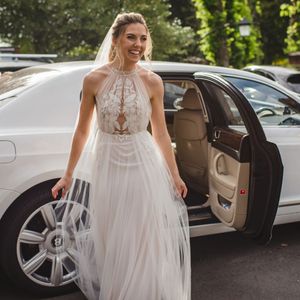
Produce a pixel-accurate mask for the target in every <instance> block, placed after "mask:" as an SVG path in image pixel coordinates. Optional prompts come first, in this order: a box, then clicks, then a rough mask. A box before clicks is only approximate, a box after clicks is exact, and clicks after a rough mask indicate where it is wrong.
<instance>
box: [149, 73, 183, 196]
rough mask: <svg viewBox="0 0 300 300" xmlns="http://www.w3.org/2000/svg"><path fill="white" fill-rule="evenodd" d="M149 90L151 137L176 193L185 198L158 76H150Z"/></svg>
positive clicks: (162, 88) (161, 85)
mask: <svg viewBox="0 0 300 300" xmlns="http://www.w3.org/2000/svg"><path fill="white" fill-rule="evenodd" d="M150 90H151V91H152V95H151V96H152V97H151V104H152V115H151V128H152V135H153V138H154V139H155V141H156V143H157V144H158V146H159V148H160V149H161V152H162V153H163V156H164V157H165V160H166V162H167V165H168V167H169V170H170V172H171V174H172V177H173V179H174V183H175V185H176V188H177V191H178V193H179V194H180V195H181V196H182V197H184V198H185V196H186V194H187V187H186V185H185V183H184V182H183V180H182V179H181V178H180V175H179V171H178V168H177V165H176V161H175V156H174V152H173V149H172V145H171V139H170V136H169V133H168V130H167V126H166V121H165V113H164V100H163V96H164V87H163V83H162V80H161V78H160V77H159V76H158V75H152V78H151V80H150Z"/></svg>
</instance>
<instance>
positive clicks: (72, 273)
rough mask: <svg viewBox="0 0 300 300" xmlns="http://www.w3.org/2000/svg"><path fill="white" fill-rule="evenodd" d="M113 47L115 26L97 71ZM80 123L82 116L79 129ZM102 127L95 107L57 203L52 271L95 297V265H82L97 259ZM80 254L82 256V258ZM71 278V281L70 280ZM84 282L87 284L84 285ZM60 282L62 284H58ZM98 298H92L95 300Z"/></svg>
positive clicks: (105, 42) (97, 62)
mask: <svg viewBox="0 0 300 300" xmlns="http://www.w3.org/2000/svg"><path fill="white" fill-rule="evenodd" d="M111 44H112V26H111V27H110V29H109V30H108V32H107V34H106V36H105V38H104V40H103V42H102V44H101V46H100V48H99V51H98V53H97V55H96V59H95V61H94V67H93V70H94V69H97V68H100V67H101V66H103V65H105V64H107V63H108V62H109V53H110V49H111ZM78 120H79V113H78V117H77V121H76V126H75V128H76V127H77V123H78ZM97 133H98V124H97V119H96V107H95V108H94V113H93V118H92V121H91V125H90V133H89V137H88V139H87V142H86V144H85V146H84V149H83V151H82V153H81V156H80V159H79V161H78V163H77V164H76V168H75V170H74V172H73V180H72V185H71V187H70V189H69V191H68V192H67V194H66V195H65V197H64V198H61V199H60V200H57V201H56V202H57V204H56V206H55V208H54V217H55V219H56V224H57V225H56V239H55V240H56V241H57V244H56V245H55V250H56V252H57V255H56V257H57V259H56V260H57V261H56V264H55V265H54V266H52V268H56V270H54V271H53V270H52V272H54V274H56V276H58V277H60V278H61V279H63V278H64V277H66V278H67V277H69V278H67V280H65V279H64V280H61V281H63V282H67V283H68V282H71V281H72V280H74V279H75V282H76V283H77V284H78V285H79V286H80V288H81V290H82V291H83V292H84V293H85V294H86V295H89V293H91V291H93V293H94V295H96V294H97V293H98V292H99V289H100V287H99V286H98V285H99V283H98V282H97V281H95V279H96V278H97V275H96V274H93V272H92V270H95V268H92V267H91V266H92V265H94V264H95V262H94V261H93V260H92V259H91V260H90V262H91V263H90V265H83V264H81V263H80V256H82V255H83V256H85V257H91V258H92V257H94V255H93V252H94V242H93V240H92V238H90V234H89V231H90V220H91V219H90V202H89V198H90V197H89V196H90V187H91V186H90V182H91V176H92V173H93V167H94V160H95V145H96V140H97ZM79 254H80V256H79ZM79 264H80V269H81V270H82V268H86V270H87V271H86V272H85V273H86V274H90V278H80V277H79V276H78V268H79ZM68 279H69V280H68ZM83 280H84V282H83ZM58 283H59V282H58ZM94 295H90V296H91V298H94Z"/></svg>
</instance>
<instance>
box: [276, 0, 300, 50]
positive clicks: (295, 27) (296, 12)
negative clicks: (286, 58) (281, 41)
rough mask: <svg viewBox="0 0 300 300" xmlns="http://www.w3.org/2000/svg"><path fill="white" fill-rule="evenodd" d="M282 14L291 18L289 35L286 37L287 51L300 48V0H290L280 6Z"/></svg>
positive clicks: (288, 29)
mask: <svg viewBox="0 0 300 300" xmlns="http://www.w3.org/2000/svg"><path fill="white" fill-rule="evenodd" d="M280 15H281V16H282V17H288V18H289V26H288V28H287V37H286V38H285V44H286V47H285V49H284V50H285V53H290V52H295V51H299V50H300V0H290V4H287V3H284V4H281V7H280Z"/></svg>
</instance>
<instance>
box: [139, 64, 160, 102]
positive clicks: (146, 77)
mask: <svg viewBox="0 0 300 300" xmlns="http://www.w3.org/2000/svg"><path fill="white" fill-rule="evenodd" d="M140 76H141V78H142V80H143V81H144V83H145V85H146V87H147V89H148V91H149V94H150V97H151V98H153V97H154V96H155V95H157V94H161V93H163V81H162V79H161V77H160V76H159V75H158V74H156V73H154V72H152V71H150V70H147V69H144V68H141V69H140Z"/></svg>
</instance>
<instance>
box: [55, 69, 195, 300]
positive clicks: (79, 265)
mask: <svg viewBox="0 0 300 300" xmlns="http://www.w3.org/2000/svg"><path fill="white" fill-rule="evenodd" d="M120 97H121V98H122V97H123V100H124V105H123V108H121V107H120V101H121V99H120ZM114 101H115V104H114V103H113V102H114ZM107 102H108V103H107ZM108 104H110V105H108ZM96 109H97V117H96V118H97V123H96V127H97V128H99V129H98V130H97V131H96V134H92V135H91V137H90V139H89V142H88V146H87V149H89V151H88V152H85V153H84V154H83V156H82V158H81V161H80V163H79V165H78V169H77V175H76V176H77V179H74V181H73V187H72V189H71V190H70V193H69V194H68V196H67V199H66V200H62V201H61V203H60V204H59V205H58V207H57V216H58V218H59V221H60V222H59V224H60V226H61V227H63V228H64V232H65V238H64V248H63V249H64V250H66V253H67V255H66V256H65V257H64V259H63V265H64V267H65V268H66V269H67V270H69V271H72V270H74V269H75V270H76V283H77V284H78V286H79V287H80V289H81V290H82V291H83V293H84V294H85V295H86V297H87V298H88V299H101V300H125V299H126V300H135V299H136V300H138V299H146V300H148V299H149V300H162V299H164V300H176V299H178V300H186V299H190V246H189V227H188V217H187V211H186V206H185V204H184V202H183V200H182V198H181V197H180V196H178V195H177V193H176V191H175V188H174V184H173V182H172V179H171V176H170V173H169V171H168V168H167V165H166V163H165V161H164V158H163V156H162V154H161V153H160V150H159V148H158V146H157V145H156V144H155V142H154V140H153V138H152V136H151V135H150V133H149V132H148V131H147V130H146V128H147V124H148V122H149V117H150V115H151V105H150V102H149V98H148V96H147V92H146V89H145V87H144V86H143V82H142V80H141V78H140V76H139V73H138V72H137V71H136V72H133V73H130V74H126V75H124V74H122V73H119V72H118V71H116V70H113V69H112V70H111V72H110V73H109V76H108V77H107V79H106V81H105V82H104V84H103V86H102V88H101V91H99V93H98V96H97V99H96ZM122 109H123V110H124V112H125V114H124V115H125V123H124V122H123V125H124V124H125V125H124V126H123V127H125V126H126V129H127V130H126V133H125V134H118V132H119V130H120V126H118V124H116V123H114V122H115V121H116V120H117V119H116V118H118V116H119V114H120V110H122ZM123 121H124V120H123ZM119 125H120V124H119ZM121 127H122V126H121ZM121 129H122V128H121Z"/></svg>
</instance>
